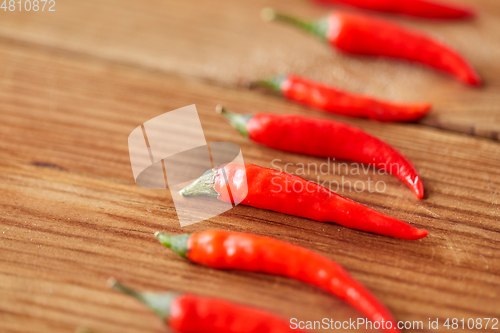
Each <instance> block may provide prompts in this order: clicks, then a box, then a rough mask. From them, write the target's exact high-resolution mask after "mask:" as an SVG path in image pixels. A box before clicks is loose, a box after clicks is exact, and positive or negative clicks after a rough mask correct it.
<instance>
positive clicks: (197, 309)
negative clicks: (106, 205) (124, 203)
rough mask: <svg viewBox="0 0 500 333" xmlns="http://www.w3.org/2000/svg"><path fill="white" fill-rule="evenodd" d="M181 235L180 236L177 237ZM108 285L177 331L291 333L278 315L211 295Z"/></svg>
mask: <svg viewBox="0 0 500 333" xmlns="http://www.w3.org/2000/svg"><path fill="white" fill-rule="evenodd" d="M178 237H180V238H182V236H178ZM109 283H110V285H111V287H112V288H114V289H116V290H118V291H120V292H122V293H125V294H128V295H130V296H132V297H135V298H136V299H138V300H139V301H141V302H142V303H144V304H145V305H147V306H148V307H149V308H150V309H151V310H153V312H155V313H156V314H157V315H158V316H159V317H160V318H161V319H162V321H164V322H165V323H168V324H169V326H170V327H171V328H173V329H174V330H176V332H180V333H200V332H205V333H292V332H305V331H303V330H292V329H291V328H290V325H289V324H288V323H287V322H286V321H285V320H283V319H282V318H280V317H277V316H275V315H273V314H270V313H268V312H265V311H262V310H258V309H254V308H250V307H246V306H242V305H237V304H234V303H230V302H227V301H223V300H220V299H215V298H206V297H201V296H197V295H191V294H181V293H175V292H169V293H162V294H153V293H138V292H136V291H134V290H132V289H130V288H128V287H126V286H124V285H122V284H120V283H118V282H116V281H114V280H113V279H111V280H110V282H109Z"/></svg>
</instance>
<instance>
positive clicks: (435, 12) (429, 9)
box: [313, 0, 476, 20]
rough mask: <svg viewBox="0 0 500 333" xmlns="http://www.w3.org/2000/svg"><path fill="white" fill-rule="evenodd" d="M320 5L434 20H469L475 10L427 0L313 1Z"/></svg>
mask: <svg viewBox="0 0 500 333" xmlns="http://www.w3.org/2000/svg"><path fill="white" fill-rule="evenodd" d="M313 1H314V2H317V3H319V4H343V5H344V4H345V5H349V6H354V7H358V8H363V9H368V10H373V11H378V12H384V13H391V14H402V15H408V16H415V17H421V18H432V19H449V20H453V19H469V18H473V17H474V16H476V14H475V12H474V10H473V9H471V8H468V7H464V6H460V5H457V4H448V3H440V2H435V1H427V0H313Z"/></svg>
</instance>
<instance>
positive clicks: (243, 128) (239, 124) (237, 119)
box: [215, 105, 253, 138]
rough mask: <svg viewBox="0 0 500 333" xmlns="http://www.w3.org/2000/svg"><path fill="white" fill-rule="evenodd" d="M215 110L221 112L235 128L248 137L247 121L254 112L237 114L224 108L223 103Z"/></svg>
mask: <svg viewBox="0 0 500 333" xmlns="http://www.w3.org/2000/svg"><path fill="white" fill-rule="evenodd" d="M215 111H216V112H217V113H219V114H221V115H222V116H223V117H224V118H225V119H226V120H227V121H228V122H229V123H230V124H231V126H233V127H234V128H236V129H237V130H238V132H240V134H241V135H243V136H244V137H245V138H248V137H249V135H248V131H247V123H248V121H249V120H250V119H251V118H252V117H253V114H237V113H234V112H231V111H228V110H226V109H224V107H223V106H222V105H217V107H216V108H215Z"/></svg>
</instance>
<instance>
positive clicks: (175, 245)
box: [155, 230, 399, 332]
mask: <svg viewBox="0 0 500 333" xmlns="http://www.w3.org/2000/svg"><path fill="white" fill-rule="evenodd" d="M155 236H156V237H157V238H158V240H159V241H160V243H161V244H163V245H164V246H166V247H169V248H170V249H172V250H173V251H174V252H176V253H178V254H179V255H181V256H183V257H185V258H187V259H189V260H190V261H192V262H195V263H197V264H201V265H205V266H209V267H213V268H217V269H237V270H243V271H250V272H260V273H267V274H273V275H280V276H286V277H289V278H292V279H295V280H299V281H302V282H305V283H308V284H310V285H313V286H315V287H318V288H320V289H322V290H324V291H326V292H328V293H330V294H332V295H334V296H336V297H338V298H340V299H342V300H343V301H345V302H347V303H348V304H349V305H351V306H352V307H354V308H355V309H357V310H358V311H359V312H361V313H362V314H363V315H365V316H367V317H368V319H369V320H371V321H377V322H379V323H382V322H383V323H385V326H382V327H381V328H383V329H384V330H385V331H388V332H398V331H399V330H398V329H397V326H396V321H395V320H394V318H393V316H392V314H391V313H390V312H389V310H387V308H386V307H385V306H384V305H383V304H382V302H380V301H379V300H378V299H377V298H376V297H375V296H374V295H373V294H372V293H371V292H370V291H368V289H366V288H365V287H364V286H363V285H362V284H361V283H359V282H358V281H356V280H355V279H354V278H353V277H352V276H350V275H349V273H348V272H347V271H346V270H345V269H344V268H343V267H342V266H340V265H339V264H337V263H336V262H334V261H333V260H331V259H328V258H327V257H324V256H322V255H320V254H318V253H315V252H313V251H310V250H308V249H305V248H303V247H300V246H296V245H293V244H289V243H286V242H283V241H279V240H277V239H274V238H270V237H261V236H256V235H251V234H247V233H237V232H228V231H216V230H210V231H204V232H200V233H195V234H185V235H180V236H173V235H169V234H165V233H159V232H157V233H156V234H155ZM388 323H390V325H389V324H388ZM391 328H392V329H391Z"/></svg>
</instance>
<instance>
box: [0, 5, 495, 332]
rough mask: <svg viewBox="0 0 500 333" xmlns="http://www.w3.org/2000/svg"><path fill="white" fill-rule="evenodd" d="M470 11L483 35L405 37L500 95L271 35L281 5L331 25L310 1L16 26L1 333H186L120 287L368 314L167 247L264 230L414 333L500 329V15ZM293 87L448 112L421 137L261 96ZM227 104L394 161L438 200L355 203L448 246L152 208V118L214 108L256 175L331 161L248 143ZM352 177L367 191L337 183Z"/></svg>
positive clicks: (27, 20)
mask: <svg viewBox="0 0 500 333" xmlns="http://www.w3.org/2000/svg"><path fill="white" fill-rule="evenodd" d="M464 2H465V0H464ZM468 2H469V3H470V4H474V6H476V7H477V9H478V11H479V15H480V17H479V19H477V20H475V21H471V22H449V23H446V22H433V21H421V20H415V19H404V18H400V17H390V19H393V20H396V21H400V22H403V23H404V24H405V25H408V26H413V27H418V28H420V29H422V30H425V31H427V32H429V33H430V34H432V35H435V36H436V37H437V38H441V39H443V40H445V41H446V42H447V43H449V44H450V45H453V46H454V47H456V48H457V49H458V50H460V51H461V52H462V53H463V54H464V55H465V56H467V57H468V58H469V59H470V60H471V62H472V63H473V64H474V66H475V67H476V68H477V69H478V71H479V73H480V74H481V76H482V77H483V78H484V80H485V82H486V85H485V87H484V88H482V89H472V88H469V87H465V86H462V85H461V84H460V83H457V82H455V81H454V80H452V79H450V78H449V77H446V76H443V75H440V74H437V73H435V72H433V71H430V70H427V69H424V68H422V67H418V66H412V65H408V64H405V63H397V62H390V61H384V60H377V59H365V58H349V57H346V56H343V55H340V54H337V53H335V52H332V51H331V50H329V49H328V48H327V47H325V46H324V45H321V44H320V43H318V42H317V41H316V40H314V39H313V38H310V37H309V36H306V35H304V34H302V33H300V32H298V31H295V30H293V29H291V28H288V27H284V26H281V25H278V24H269V23H264V22H261V20H260V19H259V11H260V9H261V8H262V7H264V6H275V7H277V8H280V9H283V10H286V11H288V12H291V13H295V14H300V15H302V16H305V17H317V16H320V15H322V14H324V13H326V12H328V10H327V9H325V8H322V7H315V6H313V5H311V4H308V2H307V1H302V0H290V1H284V0H283V1H278V0H256V1H222V0H197V1H181V2H180V1H174V0H164V1H160V0H150V1H131V0H122V1H117V0H109V1H97V0H88V1H70V0H64V1H63V0H56V6H55V9H56V11H55V12H52V13H48V12H43V13H42V12H37V13H34V12H29V13H27V12H17V11H16V12H8V11H7V12H4V11H3V10H0V115H1V119H0V120H1V121H0V190H1V192H0V193H1V194H0V198H1V200H0V231H1V233H0V260H1V264H0V331H2V332H37V333H38V332H53V333H56V332H73V331H74V329H75V328H76V327H78V326H86V327H89V328H92V329H96V330H98V331H100V332H103V333H106V332H109V333H112V332H166V331H168V330H167V329H164V328H162V326H161V324H160V322H159V321H158V320H156V318H155V317H154V315H153V314H151V313H149V312H148V311H147V310H146V309H144V308H143V307H142V306H141V305H139V304H137V303H136V302H135V301H134V300H131V299H129V298H127V297H125V296H121V295H118V294H116V293H115V292H112V291H110V290H109V289H107V287H106V280H107V279H108V278H109V277H110V276H114V277H116V278H118V279H119V280H121V281H123V282H126V283H128V284H130V285H132V286H134V287H136V288H138V289H141V290H152V291H162V290H169V289H176V290H181V291H190V292H195V293H199V294H203V295H206V296H217V297H221V298H226V299H229V300H232V301H236V302H242V303H245V304H249V305H253V306H258V307H261V308H265V309H268V310H271V311H275V312H277V313H279V314H281V315H283V316H285V317H297V318H299V319H301V320H321V318H324V317H327V318H334V319H337V320H345V319H347V318H349V317H353V318H354V317H356V316H357V315H358V314H357V313H356V312H355V311H354V310H352V309H351V308H350V307H348V306H347V305H345V304H343V303H342V302H341V301H339V300H336V299H334V298H333V297H331V296H329V295H327V294H325V293H323V292H321V291H318V290H316V289H314V288H312V287H309V286H306V285H304V284H302V283H300V282H296V281H291V280H288V279H285V278H279V277H273V276H266V275H261V274H251V273H242V272H222V271H215V270H212V269H208V268H205V267H201V266H196V265H192V264H189V263H187V262H186V261H185V260H183V259H181V258H180V257H178V256H176V255H174V254H173V253H171V252H170V251H168V250H167V249H164V248H162V247H161V246H160V245H159V244H158V243H157V242H156V240H155V238H154V237H153V232H154V231H156V230H160V231H162V230H163V231H168V232H173V233H182V232H196V231H201V230H207V229H224V230H234V231H245V232H252V233H256V234H260V235H268V236H273V237H276V238H279V239H282V240H285V241H289V242H292V243H294V244H298V245H301V246H305V247H307V248H310V249H312V250H314V251H317V252H320V253H322V254H324V255H326V256H328V257H330V258H332V259H334V260H336V261H337V262H339V263H341V264H342V265H344V266H345V267H346V268H347V269H348V270H349V271H350V272H351V273H352V274H353V275H354V276H355V277H356V278H358V279H359V280H360V281H361V282H363V283H364V284H365V285H366V286H367V287H368V288H369V289H370V290H372V291H373V292H374V293H375V294H376V295H377V296H378V297H379V298H380V299H381V300H382V301H383V302H384V303H386V304H387V306H388V307H389V308H390V309H391V310H392V311H393V313H394V314H395V316H396V317H397V319H399V320H411V321H413V320H423V321H424V322H425V323H426V324H427V321H428V318H432V319H433V320H434V319H435V318H440V320H441V323H442V322H443V321H444V320H445V319H446V318H459V319H461V318H466V319H467V318H479V317H496V318H499V319H500V301H499V299H500V252H499V242H500V236H499V232H500V226H499V217H500V210H499V195H500V194H499V190H500V169H499V166H500V143H499V142H497V141H496V140H498V139H500V136H499V133H500V65H499V59H500V3H499V2H498V1H496V0H481V1H479V0H478V1H472V0H470V1H468ZM285 72H295V73H299V74H303V75H307V76H309V77H311V78H314V79H318V80H322V81H325V82H329V83H333V84H337V85H339V86H342V87H344V88H346V89H350V90H352V91H356V92H362V93H369V94H373V95H375V96H379V97H384V98H391V99H395V100H401V101H431V102H433V103H434V105H435V110H434V112H433V113H432V114H431V115H429V116H428V117H427V118H425V119H423V120H422V121H421V123H419V124H406V125H405V124H380V123H375V122H371V121H367V120H355V119H348V118H342V117H335V116H328V115H323V114H320V113H316V112H313V111H311V110H307V109H304V108H302V107H298V106H294V105H291V104H289V103H287V102H286V101H283V100H281V99H280V98H277V97H275V96H271V95H263V94H260V93H259V92H256V91H248V90H246V89H245V88H243V83H244V82H246V81H247V80H250V79H255V78H259V77H263V76H269V75H274V74H279V73H285ZM217 103H223V104H224V105H226V106H227V107H228V108H231V109H233V110H235V111H239V112H256V111H267V112H277V113H300V114H311V115H314V116H317V117H324V118H330V119H337V120H342V121H345V122H348V123H350V124H354V125H357V126H360V127H362V128H363V129H365V130H366V131H368V132H370V133H372V134H374V135H376V136H379V137H380V138H382V139H384V140H386V141H387V142H389V143H391V144H392V145H394V146H395V147H396V148H398V149H399V150H400V151H401V152H403V153H404V154H406V155H407V156H408V157H409V158H410V159H411V161H412V162H414V164H415V165H416V167H417V168H418V169H419V171H420V173H421V175H422V177H423V180H424V183H425V187H426V193H427V194H426V198H425V199H424V200H421V201H418V200H416V199H415V197H414V196H413V194H412V193H411V191H410V190H409V189H408V188H406V187H405V186H404V185H403V184H402V183H401V182H399V181H397V180H396V179H395V178H393V177H389V176H383V175H378V176H374V177H372V179H375V180H376V181H379V180H380V181H384V182H386V183H387V190H386V191H385V192H384V193H373V194H372V193H367V192H363V193H357V192H355V191H350V192H349V191H346V192H344V193H343V194H344V195H345V196H347V197H350V198H352V199H354V200H357V201H359V202H361V203H363V204H366V205H368V206H370V207H373V208H375V209H377V210H380V211H382V212H384V213H387V214H390V215H392V216H395V217H397V218H400V219H403V220H405V221H408V222H411V223H412V224H414V225H415V226H418V227H421V228H425V229H427V230H429V231H430V235H429V237H427V238H426V239H423V240H420V241H415V242H408V241H401V240H396V239H391V238H387V237H381V236H376V235H372V234H367V233H362V232H358V231H354V230H349V229H346V228H343V227H340V226H338V225H335V224H326V223H319V222H314V221H310V220H307V219H302V218H297V217H291V216H286V215H283V214H279V213H274V212H270V211H262V210H258V209H254V208H251V207H245V206H238V207H236V208H234V209H232V210H230V211H228V212H226V213H224V214H222V215H220V216H217V217H215V218H213V219H211V220H210V221H206V222H202V223H199V224H195V225H193V226H190V227H186V228H180V227H179V224H178V222H177V219H176V213H175V209H174V207H173V203H172V200H171V197H170V194H169V192H168V191H159V190H145V189H141V188H139V187H138V186H136V185H135V183H134V180H133V177H132V172H131V168H130V161H129V155H128V148H127V137H128V134H129V133H130V132H131V131H132V130H133V129H134V128H135V127H136V126H138V125H140V124H141V123H143V122H144V121H146V120H148V119H151V118H153V117H155V116H157V115H159V114H162V113H164V112H167V111H170V110H173V109H176V108H179V107H182V106H186V105H190V104H196V106H197V108H198V112H199V113H200V117H201V120H202V123H203V126H204V130H205V134H206V138H207V140H208V141H232V142H235V143H237V144H239V145H240V146H241V147H242V151H243V154H244V157H245V160H246V161H247V162H251V163H256V164H259V165H263V166H268V167H270V166H271V165H270V163H271V160H272V159H273V158H279V159H281V160H282V161H283V162H282V164H284V163H287V162H291V163H298V162H302V163H322V162H323V160H321V159H316V158H310V157H308V158H306V157H302V156H297V155H292V154H286V153H281V152H276V151H272V150H270V149H267V148H263V147H260V146H257V145H255V144H252V143H249V142H247V141H246V140H244V139H243V138H242V137H240V136H239V134H237V132H236V131H234V130H233V129H231V128H230V127H229V125H227V124H226V123H225V122H224V121H223V120H222V119H221V118H220V116H218V115H216V114H215V112H214V107H215V105H216V104H217ZM464 133H465V134H464ZM342 176H344V177H345V179H346V180H351V181H356V180H361V181H366V180H367V177H366V176H355V175H351V174H344V175H329V176H326V177H322V179H325V180H337V181H340V180H341V177H342ZM307 177H308V178H310V179H316V175H308V176H307ZM440 330H441V331H443V332H444V331H448V330H446V329H443V327H441V329H440ZM425 331H427V330H425ZM483 331H484V330H483Z"/></svg>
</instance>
